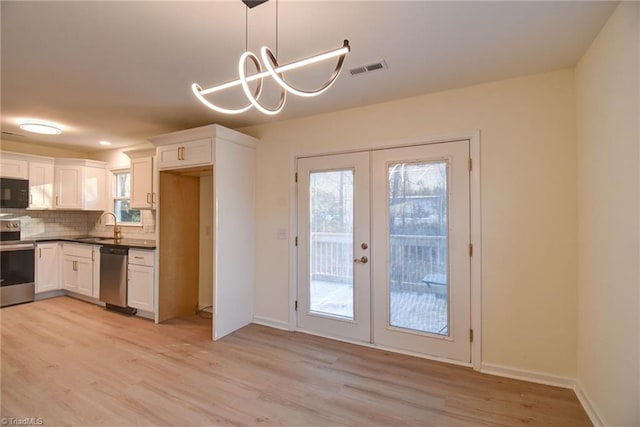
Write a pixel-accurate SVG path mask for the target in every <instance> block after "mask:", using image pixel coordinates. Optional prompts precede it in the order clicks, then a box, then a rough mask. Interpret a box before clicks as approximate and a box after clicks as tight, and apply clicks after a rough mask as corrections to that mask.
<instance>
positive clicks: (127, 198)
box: [113, 170, 142, 226]
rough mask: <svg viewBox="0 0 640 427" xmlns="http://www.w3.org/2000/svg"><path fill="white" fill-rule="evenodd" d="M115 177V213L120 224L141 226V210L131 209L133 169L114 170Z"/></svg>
mask: <svg viewBox="0 0 640 427" xmlns="http://www.w3.org/2000/svg"><path fill="white" fill-rule="evenodd" d="M113 179H114V186H113V188H114V195H113V213H114V214H115V215H116V218H118V224H120V225H137V226H141V225H142V215H141V214H140V210H138V209H131V171H129V170H124V171H117V172H115V171H114V173H113Z"/></svg>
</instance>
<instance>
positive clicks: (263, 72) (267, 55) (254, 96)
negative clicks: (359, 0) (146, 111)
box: [191, 0, 351, 115]
mask: <svg viewBox="0 0 640 427" xmlns="http://www.w3.org/2000/svg"><path fill="white" fill-rule="evenodd" d="M243 2H244V3H245V4H247V6H248V7H253V6H255V5H257V4H260V3H264V1H262V2H253V3H256V4H254V5H253V6H252V5H250V4H249V3H251V2H247V1H244V0H243ZM276 10H277V9H276ZM276 20H277V15H276ZM276 25H277V21H276ZM276 43H277V33H276ZM350 50H351V48H350V46H349V41H348V40H345V41H344V43H343V45H342V47H339V48H337V49H333V50H330V51H327V52H323V53H320V54H317V55H314V56H310V57H308V58H303V59H299V60H297V61H293V62H290V63H288V64H282V65H281V64H279V63H278V60H277V59H276V56H275V55H274V54H273V52H272V51H271V50H270V49H269V48H268V47H266V46H263V47H262V48H261V49H260V57H261V59H262V64H264V68H263V66H262V64H261V63H260V60H259V59H258V56H257V55H256V54H254V53H253V52H249V51H246V52H244V53H243V54H242V55H241V56H240V60H239V61H238V79H237V80H233V81H230V82H227V83H223V84H220V85H217V86H213V87H210V88H207V89H202V87H200V85H199V84H197V83H193V84H192V85H191V90H192V91H193V94H194V95H195V96H196V98H198V99H199V100H200V102H202V103H203V104H204V105H206V106H207V107H209V108H211V109H212V110H215V111H218V112H220V113H224V114H239V113H244V112H245V111H247V110H249V109H250V108H251V107H255V108H256V109H257V110H258V111H260V112H262V113H264V114H269V115H274V114H278V113H279V112H280V111H282V108H283V107H284V104H285V101H286V97H287V92H289V93H291V94H294V95H297V96H303V97H312V96H317V95H320V94H321V93H323V92H325V91H326V90H327V89H329V87H331V85H332V84H333V83H334V82H335V81H336V79H337V78H338V75H339V74H340V71H342V66H343V64H344V58H345V56H346V55H347V53H349V52H350ZM335 57H338V62H337V64H336V67H335V69H334V70H333V73H332V74H331V76H330V77H329V79H328V80H327V82H326V83H324V84H323V85H322V86H320V87H319V88H317V89H315V90H311V91H308V90H303V89H299V88H296V87H294V86H292V85H291V83H289V82H287V80H286V79H285V77H284V73H285V72H287V71H290V70H294V69H296V68H300V67H304V66H306V65H310V64H315V63H317V62H320V61H324V60H327V59H331V58H335ZM248 60H250V61H251V62H252V63H253V65H254V67H255V69H256V72H255V73H254V74H250V75H247V73H246V65H247V61H248ZM265 77H271V78H273V80H274V81H275V82H276V83H277V84H278V85H280V101H279V102H278V104H277V105H276V106H275V107H271V108H270V107H266V106H264V105H263V104H262V103H261V102H260V95H261V94H262V83H263V79H264V78H265ZM253 81H257V84H256V87H255V89H254V90H253V92H252V91H251V89H250V88H249V82H253ZM238 85H240V86H242V90H243V92H244V94H245V96H246V97H247V99H248V101H249V103H248V104H247V105H245V106H244V107H241V108H237V109H229V108H223V107H220V106H218V105H215V104H214V103H212V102H211V101H209V100H207V99H206V98H205V95H210V94H212V93H215V92H219V91H221V90H224V89H228V88H230V87H234V86H238Z"/></svg>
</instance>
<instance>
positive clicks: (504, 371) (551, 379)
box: [480, 363, 606, 427]
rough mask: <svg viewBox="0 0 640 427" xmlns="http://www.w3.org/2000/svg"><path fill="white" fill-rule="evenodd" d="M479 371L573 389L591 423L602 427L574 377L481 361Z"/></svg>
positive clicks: (596, 413) (600, 420)
mask: <svg viewBox="0 0 640 427" xmlns="http://www.w3.org/2000/svg"><path fill="white" fill-rule="evenodd" d="M480 372H482V373H484V374H489V375H497V376H499V377H505V378H512V379H515V380H522V381H529V382H532V383H537V384H545V385H551V386H555V387H562V388H569V389H571V390H573V392H574V393H575V394H576V397H577V398H578V401H579V402H580V404H581V405H582V407H583V408H584V411H585V412H586V413H587V416H588V417H589V419H590V420H591V423H593V425H594V426H595V427H604V426H605V425H606V424H605V423H604V422H603V419H602V417H601V416H600V415H599V414H598V411H596V409H595V406H594V405H593V403H592V401H591V399H589V397H588V396H587V394H586V393H585V392H584V389H583V388H582V385H581V384H580V382H579V381H578V380H576V379H574V378H569V377H561V376H556V375H549V374H545V373H542V372H536V371H528V370H526V369H517V368H510V367H507V366H501V365H494V364H492V363H483V364H482V367H481V368H480Z"/></svg>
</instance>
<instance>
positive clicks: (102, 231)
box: [0, 209, 156, 240]
mask: <svg viewBox="0 0 640 427" xmlns="http://www.w3.org/2000/svg"><path fill="white" fill-rule="evenodd" d="M141 212H142V224H143V225H142V227H128V226H123V227H122V235H123V237H125V238H132V239H155V229H156V225H155V223H156V215H155V211H147V210H143V211H141ZM100 215H102V212H96V211H55V210H51V211H28V210H24V209H2V211H0V218H13V219H20V225H21V227H22V233H21V237H22V239H25V240H27V239H38V238H55V237H67V236H81V235H91V236H100V237H110V236H112V235H113V226H110V225H104V224H100V223H99V221H98V220H99V219H100Z"/></svg>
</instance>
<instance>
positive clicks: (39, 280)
mask: <svg viewBox="0 0 640 427" xmlns="http://www.w3.org/2000/svg"><path fill="white" fill-rule="evenodd" d="M58 246H59V245H58V242H54V243H38V245H37V246H36V291H35V292H36V294H38V293H41V292H48V291H55V290H57V289H60V277H59V272H60V268H59V265H60V264H59V262H58V260H59V257H58Z"/></svg>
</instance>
